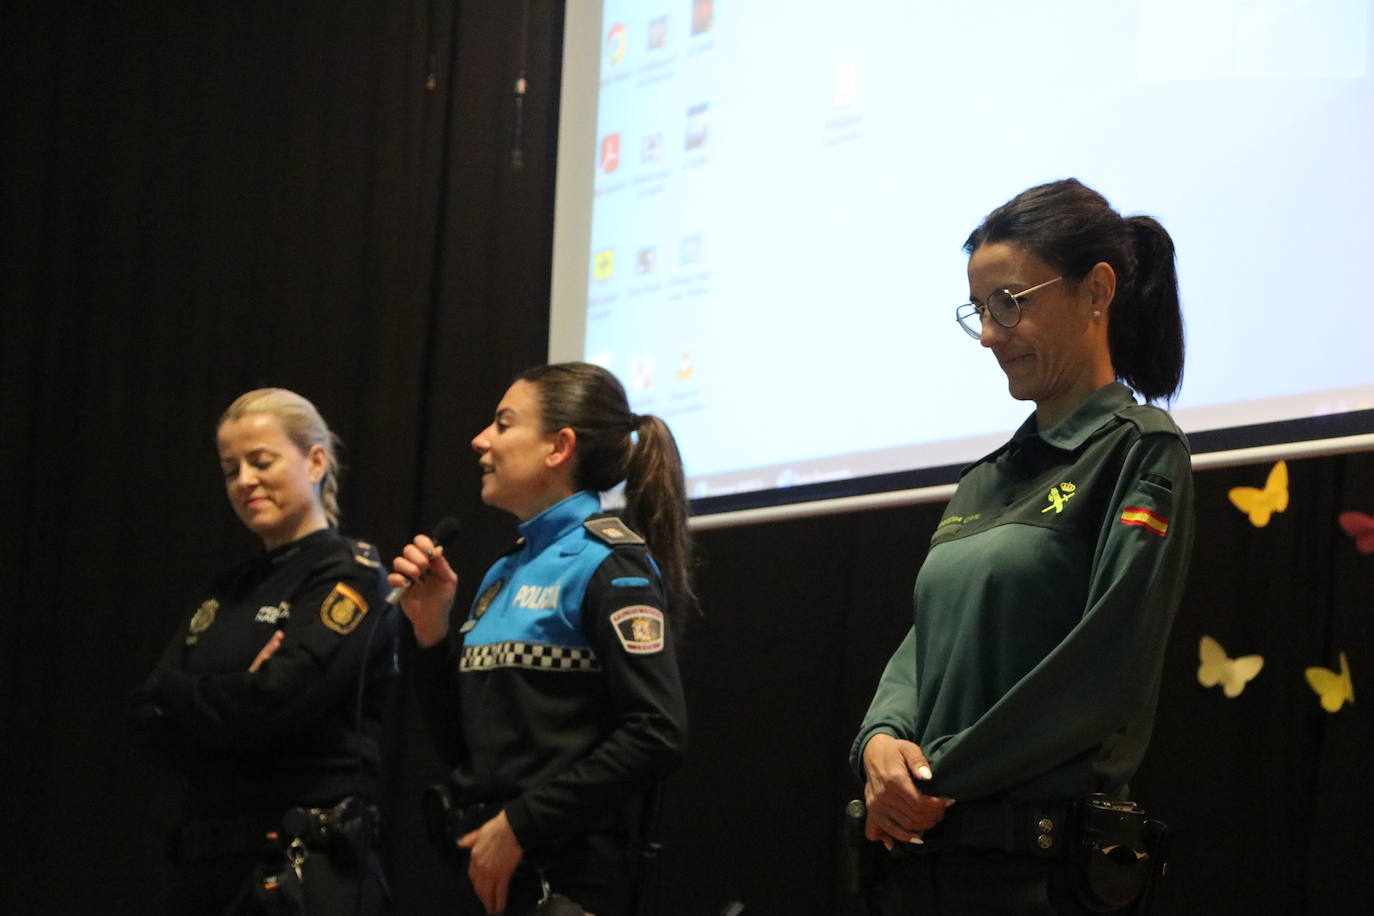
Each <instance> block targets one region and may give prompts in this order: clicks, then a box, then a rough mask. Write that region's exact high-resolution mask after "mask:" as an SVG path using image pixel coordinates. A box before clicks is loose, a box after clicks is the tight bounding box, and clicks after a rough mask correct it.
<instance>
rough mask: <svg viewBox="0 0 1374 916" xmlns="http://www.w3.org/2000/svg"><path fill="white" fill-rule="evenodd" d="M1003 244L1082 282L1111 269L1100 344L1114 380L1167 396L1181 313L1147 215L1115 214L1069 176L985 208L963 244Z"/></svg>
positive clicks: (1177, 368) (1170, 249)
mask: <svg viewBox="0 0 1374 916" xmlns="http://www.w3.org/2000/svg"><path fill="white" fill-rule="evenodd" d="M994 242H1009V243H1011V244H1014V245H1019V246H1021V247H1022V248H1025V249H1026V250H1027V251H1029V252H1030V253H1031V254H1033V255H1035V256H1036V257H1037V258H1039V259H1040V260H1042V261H1044V262H1045V263H1046V264H1049V265H1051V266H1052V267H1054V268H1055V269H1056V270H1060V271H1063V273H1064V275H1065V276H1066V277H1069V278H1070V279H1073V280H1082V279H1083V278H1084V277H1086V276H1087V275H1088V272H1089V271H1091V270H1092V269H1093V267H1094V266H1096V265H1097V264H1098V263H1103V262H1105V263H1107V264H1110V265H1111V267H1112V270H1114V271H1115V272H1116V276H1117V288H1116V299H1115V300H1114V301H1113V302H1112V306H1111V309H1110V311H1109V312H1108V313H1107V315H1108V318H1107V322H1108V323H1107V345H1108V348H1109V350H1110V352H1111V357H1112V366H1113V368H1114V369H1115V370H1116V376H1117V378H1119V379H1121V381H1123V382H1125V383H1126V384H1127V385H1130V386H1131V388H1133V389H1135V391H1137V392H1138V393H1139V394H1140V395H1141V396H1142V397H1144V398H1145V399H1146V400H1148V401H1159V400H1164V399H1167V398H1172V397H1173V396H1174V395H1175V394H1177V393H1178V389H1179V386H1180V385H1181V384H1182V382H1183V351H1184V344H1183V312H1182V308H1181V306H1180V304H1179V299H1178V272H1177V270H1176V269H1175V267H1174V242H1173V239H1171V238H1170V237H1169V233H1168V232H1167V231H1165V229H1164V227H1163V226H1161V225H1160V224H1159V221H1158V220H1156V219H1154V218H1153V217H1149V216H1131V217H1127V218H1124V219H1123V218H1122V216H1121V214H1119V213H1117V212H1116V211H1115V210H1113V209H1112V207H1111V205H1110V204H1109V203H1107V199H1106V198H1105V197H1103V196H1102V195H1101V194H1099V193H1097V192H1096V191H1094V190H1093V189H1091V188H1089V187H1086V186H1085V185H1083V184H1082V183H1081V182H1079V181H1078V180H1077V179H1075V178H1066V179H1064V180H1062V181H1052V182H1050V183H1048V184H1042V185H1038V186H1036V187H1034V188H1030V189H1028V190H1025V191H1022V192H1021V193H1020V194H1018V195H1016V196H1015V197H1013V198H1012V199H1011V200H1009V201H1007V202H1006V203H1005V204H1003V205H1002V206H1000V207H998V208H997V209H996V210H993V211H992V212H991V213H989V214H988V215H987V217H986V218H985V219H984V220H983V223H982V225H980V226H979V227H978V228H977V229H975V230H973V232H972V234H970V235H969V237H968V239H967V240H966V241H965V242H964V250H965V251H966V252H968V253H969V254H973V252H974V251H976V250H978V248H979V246H981V245H985V244H991V243H994Z"/></svg>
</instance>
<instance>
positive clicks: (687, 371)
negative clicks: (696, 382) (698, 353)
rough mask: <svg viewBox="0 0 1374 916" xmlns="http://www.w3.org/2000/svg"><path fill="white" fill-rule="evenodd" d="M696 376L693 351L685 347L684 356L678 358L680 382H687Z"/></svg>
mask: <svg viewBox="0 0 1374 916" xmlns="http://www.w3.org/2000/svg"><path fill="white" fill-rule="evenodd" d="M696 374H697V370H696V366H694V365H693V364H692V351H691V350H689V349H687V348H686V347H683V348H682V354H681V355H680V356H678V358H677V378H678V381H680V382H685V381H687V380H689V379H690V378H691V377H692V376H694V375H696Z"/></svg>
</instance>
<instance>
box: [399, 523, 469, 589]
mask: <svg viewBox="0 0 1374 916" xmlns="http://www.w3.org/2000/svg"><path fill="white" fill-rule="evenodd" d="M461 527H462V525H460V524H459V523H458V519H456V518H454V517H453V516H451V515H446V516H444V517H443V518H441V519H440V520H439V524H437V525H435V526H434V533H433V534H431V535H430V536H429V539H430V540H431V541H433V542H434V543H435V544H437V545H438V546H440V547H448V545H449V544H452V543H453V541H454V539H455V538H456V537H458V529H459V528H461ZM428 575H429V570H425V571H424V572H423V573H422V574H421V575H420V578H419V581H421V582H423V581H424V580H425V576H428ZM413 584H414V583H413V582H407V583H406V584H405V585H397V586H394V587H393V588H392V589H391V592H390V593H389V594H388V595H387V596H386V603H387V604H393V605H394V604H396V603H397V602H399V601H400V600H401V596H402V595H404V594H405V593H406V591H407V590H408V589H409V588H410V586H411V585H413Z"/></svg>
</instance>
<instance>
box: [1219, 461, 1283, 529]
mask: <svg viewBox="0 0 1374 916" xmlns="http://www.w3.org/2000/svg"><path fill="white" fill-rule="evenodd" d="M1226 495H1227V496H1229V497H1230V498H1231V504H1232V505H1234V506H1235V507H1236V508H1237V509H1239V510H1240V511H1242V512H1244V513H1245V514H1246V515H1248V516H1250V524H1252V525H1254V526H1255V527H1256V528H1263V527H1264V526H1265V525H1267V524H1269V517H1270V516H1271V515H1273V514H1274V513H1275V512H1282V511H1283V510H1284V509H1287V508H1288V464H1287V463H1286V462H1283V461H1280V462H1278V463H1276V464H1275V465H1274V466H1273V467H1272V468H1270V469H1269V478H1268V479H1267V480H1265V482H1264V489H1262V490H1260V489H1256V488H1255V487H1232V488H1231V490H1230V492H1228V493H1227V494H1226Z"/></svg>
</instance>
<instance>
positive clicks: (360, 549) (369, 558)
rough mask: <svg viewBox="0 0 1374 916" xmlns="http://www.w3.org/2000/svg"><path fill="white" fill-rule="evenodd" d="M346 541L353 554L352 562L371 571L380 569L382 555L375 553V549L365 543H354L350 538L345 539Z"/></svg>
mask: <svg viewBox="0 0 1374 916" xmlns="http://www.w3.org/2000/svg"><path fill="white" fill-rule="evenodd" d="M347 541H348V545H349V548H350V552H351V553H352V554H353V562H355V563H358V564H361V565H362V566H367V567H369V568H371V569H381V568H382V555H381V554H380V553H378V552H377V548H376V547H374V546H373V545H371V544H369V543H368V542H367V541H355V540H353V539H352V538H347Z"/></svg>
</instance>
